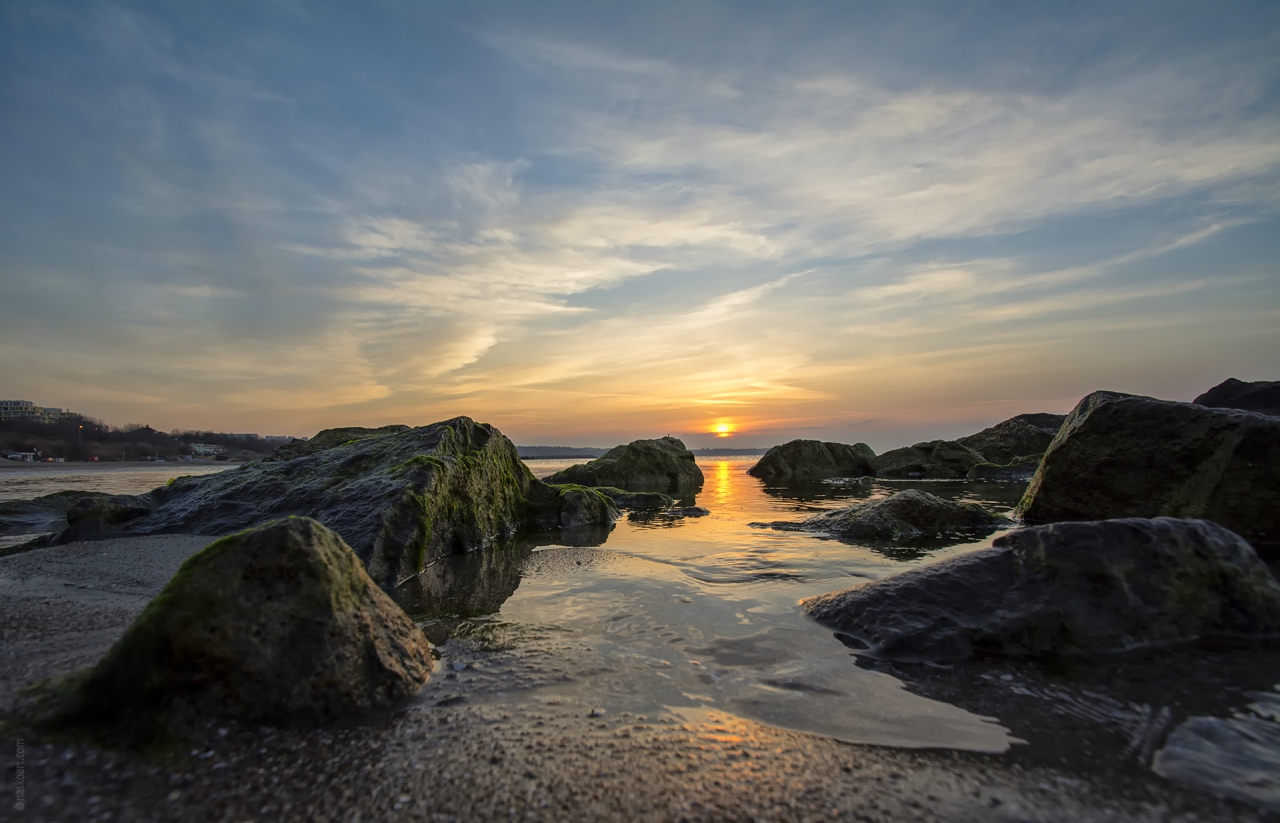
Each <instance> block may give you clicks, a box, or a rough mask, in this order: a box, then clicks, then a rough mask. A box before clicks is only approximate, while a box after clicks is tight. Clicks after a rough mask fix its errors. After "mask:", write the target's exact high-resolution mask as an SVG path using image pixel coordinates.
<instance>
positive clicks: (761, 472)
mask: <svg viewBox="0 0 1280 823" xmlns="http://www.w3.org/2000/svg"><path fill="white" fill-rule="evenodd" d="M875 459H876V453H875V452H873V451H872V450H871V447H870V446H868V445H867V444H866V443H855V444H854V445H852V446H849V445H846V444H844V443H824V442H822V441H820V440H792V441H791V442H789V443H783V444H782V445H781V446H774V447H773V448H771V449H769V451H767V452H765V454H764V457H761V458H760V460H759V461H758V462H757V463H756V464H755V465H754V466H752V467H751V468H749V469H747V474H749V475H751V476H752V477H759V478H760V479H762V480H769V481H774V482H785V481H788V480H818V479H821V478H824V477H862V476H864V475H873V474H875V466H874V461H875Z"/></svg>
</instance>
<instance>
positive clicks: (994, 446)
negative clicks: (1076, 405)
mask: <svg viewBox="0 0 1280 823" xmlns="http://www.w3.org/2000/svg"><path fill="white" fill-rule="evenodd" d="M1066 419H1067V416H1066V415H1065V414H1045V413H1039V414H1020V415H1018V416H1017V417H1010V418H1009V419H1008V420H1005V421H1003V422H1001V423H997V424H995V425H994V426H992V427H991V428H989V429H983V430H982V431H980V432H978V433H977V434H971V435H968V436H966V437H961V438H959V439H957V440H956V442H957V443H959V444H960V445H962V446H967V447H969V448H971V449H973V450H974V451H976V452H978V453H979V454H981V455H982V456H983V457H985V458H986V459H987V460H988V461H989V462H991V463H996V464H1003V465H1007V464H1009V463H1012V462H1014V461H1015V460H1017V459H1019V458H1029V457H1032V456H1036V457H1038V456H1039V455H1042V454H1044V450H1045V449H1047V448H1049V444H1050V443H1052V442H1053V438H1054V436H1055V435H1057V433H1058V429H1060V428H1062V422H1063V421H1064V420H1066Z"/></svg>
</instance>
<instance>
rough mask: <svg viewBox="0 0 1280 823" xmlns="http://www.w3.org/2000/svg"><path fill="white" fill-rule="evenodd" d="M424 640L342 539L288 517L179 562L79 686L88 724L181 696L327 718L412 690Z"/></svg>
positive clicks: (428, 663) (237, 709) (423, 660)
mask: <svg viewBox="0 0 1280 823" xmlns="http://www.w3.org/2000/svg"><path fill="white" fill-rule="evenodd" d="M432 666H433V663H432V656H431V645H430V644H429V643H428V642H427V639H426V638H425V637H424V636H423V634H422V632H421V631H420V630H419V629H418V628H417V627H416V626H415V625H414V623H413V621H412V620H410V619H409V617H408V616H407V615H406V614H405V613H404V611H403V610H401V608H400V607H399V606H397V605H396V604H395V603H394V602H393V601H392V600H391V598H390V597H388V596H387V595H386V594H385V593H384V592H383V591H382V590H381V589H380V588H379V587H378V586H377V585H376V584H375V583H374V582H373V580H372V579H371V578H370V577H369V575H368V573H367V572H366V571H365V569H364V565H363V564H362V563H361V562H360V560H359V558H357V557H356V555H355V552H353V551H352V550H351V547H349V546H348V545H347V544H346V543H345V542H343V540H342V538H341V537H339V536H338V535H337V534H335V533H334V532H333V531H331V530H329V529H327V528H325V527H324V526H322V525H320V524H319V523H317V522H316V521H314V520H310V519H307V518H288V519H285V520H280V521H276V522H274V523H270V524H268V525H265V526H260V527H258V528H256V529H253V530H250V531H246V532H241V533H239V534H235V535H231V536H229V537H225V538H222V539H221V540H218V541H217V542H215V543H213V544H211V545H209V546H208V547H206V548H204V549H203V550H201V551H200V552H199V553H197V554H195V555H194V556H192V557H191V558H190V559H188V560H187V561H186V562H185V563H184V564H183V565H182V567H181V568H180V569H179V570H178V573H177V574H176V575H174V577H173V579H172V580H170V581H169V583H168V584H167V585H166V586H165V587H164V589H163V590H162V591H161V592H160V594H159V595H157V596H156V598H155V599H154V600H152V601H151V603H149V604H148V605H147V607H146V609H144V610H143V612H142V614H141V615H139V616H138V618H137V620H135V621H134V623H133V625H131V626H130V627H129V629H128V630H127V631H126V632H125V634H124V636H123V637H121V638H120V640H119V641H117V642H116V644H115V645H114V646H112V647H111V649H110V650H109V651H108V652H107V654H106V655H105V656H104V657H103V658H102V660H101V661H100V662H99V663H98V665H97V666H96V667H95V668H94V669H93V670H92V672H91V673H90V674H89V675H88V677H87V679H85V680H84V681H83V682H82V684H81V685H80V687H79V691H78V694H77V696H76V698H75V701H74V702H73V704H72V706H71V707H70V711H71V713H72V714H73V715H78V716H79V717H80V718H82V719H84V720H87V721H90V722H94V723H103V722H106V723H111V722H112V719H114V718H120V719H121V720H123V721H126V722H128V721H130V720H132V721H133V722H137V718H136V717H133V718H131V717H130V715H136V714H137V713H144V714H145V713H150V712H153V711H156V710H158V709H163V708H164V707H165V706H166V705H168V704H169V703H170V702H171V701H173V700H175V699H179V700H181V701H183V702H184V703H186V704H188V705H191V706H193V707H194V708H196V709H197V710H198V711H201V712H209V713H213V714H222V715H229V716H236V717H242V718H245V719H252V720H265V721H272V722H277V721H290V720H295V719H297V720H321V721H323V720H332V719H336V718H344V717H352V716H357V715H362V714H365V713H367V712H370V711H373V710H376V709H380V708H384V707H389V706H392V705H394V704H395V703H397V702H399V701H402V700H405V699H407V698H409V697H412V696H413V695H414V694H416V693H417V691H418V689H419V688H420V687H421V686H422V684H423V683H424V682H425V681H426V680H427V678H428V676H429V674H430V672H431V670H432Z"/></svg>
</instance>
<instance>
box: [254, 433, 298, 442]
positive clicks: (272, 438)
mask: <svg viewBox="0 0 1280 823" xmlns="http://www.w3.org/2000/svg"><path fill="white" fill-rule="evenodd" d="M293 439H294V438H292V437H290V436H289V435H287V434H267V435H263V437H262V440H263V442H266V443H288V442H289V441H290V440H293ZM298 439H299V440H306V439H307V438H305V437H301V438H298Z"/></svg>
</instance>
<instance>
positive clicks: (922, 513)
mask: <svg viewBox="0 0 1280 823" xmlns="http://www.w3.org/2000/svg"><path fill="white" fill-rule="evenodd" d="M1009 524H1010V521H1008V520H1006V519H1005V518H1003V517H999V516H997V515H994V514H992V513H990V512H988V511H987V510H986V509H984V508H982V507H981V506H979V505H978V504H976V503H956V502H954V501H951V500H943V499H942V498H941V497H935V496H934V495H932V494H929V493H928V492H922V491H919V490H917V489H907V490H906V491H902V492H898V493H897V494H895V495H892V496H890V497H882V498H880V499H878V500H868V501H867V502H865V503H858V504H857V505H854V506H846V507H845V508H843V509H836V510H835V511H829V512H822V513H821V514H815V515H814V516H812V517H809V518H806V519H804V520H802V521H800V522H799V523H791V522H786V521H780V522H777V523H771V524H768V525H770V526H771V527H772V528H775V529H779V530H781V531H811V532H826V533H828V534H834V535H836V536H838V537H845V538H857V539H863V540H891V541H895V542H909V541H913V540H922V539H923V540H929V539H936V538H939V537H943V536H947V535H987V534H991V532H993V531H995V530H996V529H999V528H1000V527H1002V526H1008V525H1009ZM752 525H761V524H752Z"/></svg>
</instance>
